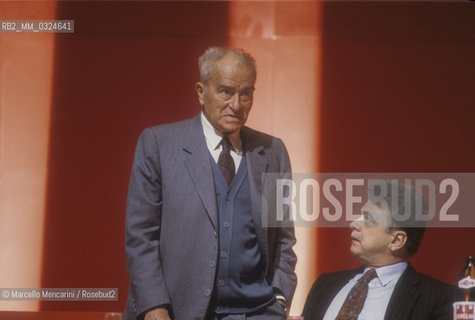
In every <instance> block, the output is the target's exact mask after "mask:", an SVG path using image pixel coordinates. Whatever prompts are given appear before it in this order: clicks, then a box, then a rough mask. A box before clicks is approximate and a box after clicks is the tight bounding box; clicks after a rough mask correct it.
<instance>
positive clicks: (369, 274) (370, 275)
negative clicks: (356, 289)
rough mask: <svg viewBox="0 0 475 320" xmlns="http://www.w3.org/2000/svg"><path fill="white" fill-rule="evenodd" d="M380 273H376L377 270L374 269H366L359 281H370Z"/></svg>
mask: <svg viewBox="0 0 475 320" xmlns="http://www.w3.org/2000/svg"><path fill="white" fill-rule="evenodd" d="M377 276H378V275H377V273H376V270H374V269H369V270H368V271H366V273H365V274H364V275H363V276H362V277H361V279H360V280H359V281H358V282H365V283H368V282H370V281H371V280H373V279H374V278H376V277H377Z"/></svg>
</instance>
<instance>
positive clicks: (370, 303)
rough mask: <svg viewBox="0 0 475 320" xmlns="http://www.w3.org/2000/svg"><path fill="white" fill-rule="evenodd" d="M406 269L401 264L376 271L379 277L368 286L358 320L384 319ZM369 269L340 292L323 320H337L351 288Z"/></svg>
mask: <svg viewBox="0 0 475 320" xmlns="http://www.w3.org/2000/svg"><path fill="white" fill-rule="evenodd" d="M406 268H407V263H406V262H400V263H396V264H392V265H389V266H384V267H379V268H377V269H375V270H376V274H377V275H378V276H377V277H376V278H374V279H372V280H371V281H370V282H369V284H368V295H367V296H366V300H365V303H364V305H363V309H362V310H361V313H360V314H359V316H358V320H376V319H384V314H385V313H386V309H387V307H388V304H389V300H390V299H391V295H392V294H393V291H394V287H395V286H396V283H397V282H398V280H399V278H400V277H401V275H402V273H403V272H404V270H406ZM369 269H370V268H365V270H364V271H363V273H359V274H357V275H356V276H354V277H353V278H352V279H351V280H350V281H349V282H348V283H347V284H346V285H345V286H344V287H343V288H342V289H341V290H340V291H339V292H338V294H337V295H336V296H335V298H333V301H332V303H331V304H330V306H329V307H328V309H327V312H326V313H325V316H324V317H323V320H335V318H336V316H337V315H338V313H339V312H340V309H341V307H342V306H343V303H344V302H345V300H346V296H347V295H348V293H349V292H350V290H351V288H353V286H354V285H355V284H356V283H357V282H358V280H359V279H360V278H361V277H362V276H363V275H364V273H365V272H366V271H368V270H369Z"/></svg>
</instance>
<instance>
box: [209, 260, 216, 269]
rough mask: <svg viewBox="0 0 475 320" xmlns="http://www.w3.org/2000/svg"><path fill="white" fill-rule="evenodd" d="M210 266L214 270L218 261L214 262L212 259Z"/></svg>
mask: <svg viewBox="0 0 475 320" xmlns="http://www.w3.org/2000/svg"><path fill="white" fill-rule="evenodd" d="M209 266H210V267H211V268H214V266H216V261H214V260H213V259H211V260H210V261H209Z"/></svg>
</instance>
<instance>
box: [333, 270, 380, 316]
mask: <svg viewBox="0 0 475 320" xmlns="http://www.w3.org/2000/svg"><path fill="white" fill-rule="evenodd" d="M376 276H377V274H376V270H374V269H370V270H368V271H367V272H366V273H365V274H364V275H363V276H362V277H361V278H360V280H358V282H357V283H356V284H355V285H354V286H353V288H351V290H350V292H349V293H348V295H347V296H346V300H345V303H343V306H342V307H341V309H340V312H339V313H338V315H337V316H336V318H335V320H356V319H358V315H359V314H360V312H361V309H363V305H364V302H365V300H366V296H367V295H368V283H369V282H370V281H371V280H372V279H374V278H375V277H376Z"/></svg>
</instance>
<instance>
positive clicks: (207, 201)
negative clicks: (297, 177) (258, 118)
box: [124, 116, 296, 320]
mask: <svg viewBox="0 0 475 320" xmlns="http://www.w3.org/2000/svg"><path fill="white" fill-rule="evenodd" d="M241 138H242V140H243V146H244V152H245V153H246V160H247V165H248V170H249V180H250V183H251V202H252V214H253V220H254V224H255V228H256V233H257V237H258V241H259V247H260V250H261V254H262V257H263V258H264V259H265V261H266V265H267V269H266V270H267V279H268V281H269V284H270V285H272V286H273V287H274V288H275V290H276V291H278V292H281V293H282V294H283V295H284V296H285V297H286V298H287V300H288V301H289V302H290V301H291V299H292V296H293V293H294V290H295V286H296V276H295V273H294V267H295V263H296V256H295V254H294V252H293V250H292V246H293V245H294V243H295V236H294V231H293V228H292V227H286V228H266V227H265V226H263V225H262V219H261V211H262V210H261V206H262V200H261V195H262V192H263V190H262V184H263V182H262V176H261V174H262V173H265V172H277V173H282V175H283V176H287V175H288V174H289V172H290V162H289V158H288V154H287V151H286V149H285V146H284V145H283V143H282V141H281V140H280V139H277V138H274V137H271V136H269V135H266V134H263V133H260V132H257V131H255V130H252V129H250V128H247V127H243V128H242V129H241ZM211 170H212V168H211V163H210V158H209V151H208V148H207V145H206V141H205V137H204V134H203V129H202V127H201V120H200V117H199V116H197V117H194V118H192V119H188V120H184V121H181V122H178V123H172V124H166V125H161V126H156V127H153V128H149V129H146V130H145V131H144V132H143V133H142V135H141V136H140V138H139V141H138V143H137V148H136V153H135V159H134V164H133V168H132V174H131V179H130V187H129V196H128V203H127V218H126V231H127V233H126V243H125V251H126V255H127V269H128V273H129V278H130V288H129V297H128V301H127V307H126V309H125V312H124V319H125V320H127V319H136V318H137V317H140V316H141V315H143V314H144V313H145V312H146V311H147V310H150V309H152V308H154V307H156V306H159V305H165V304H166V305H169V307H171V311H172V314H173V315H174V318H175V319H176V320H194V319H203V318H204V316H205V313H206V311H207V308H208V305H209V302H210V298H211V293H212V290H213V287H214V280H215V273H216V261H217V259H218V258H217V257H218V229H217V228H218V213H217V207H216V195H215V189H214V182H213V175H212V171H211ZM268 200H269V201H270V202H271V203H272V201H273V199H268ZM274 202H275V201H274Z"/></svg>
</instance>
